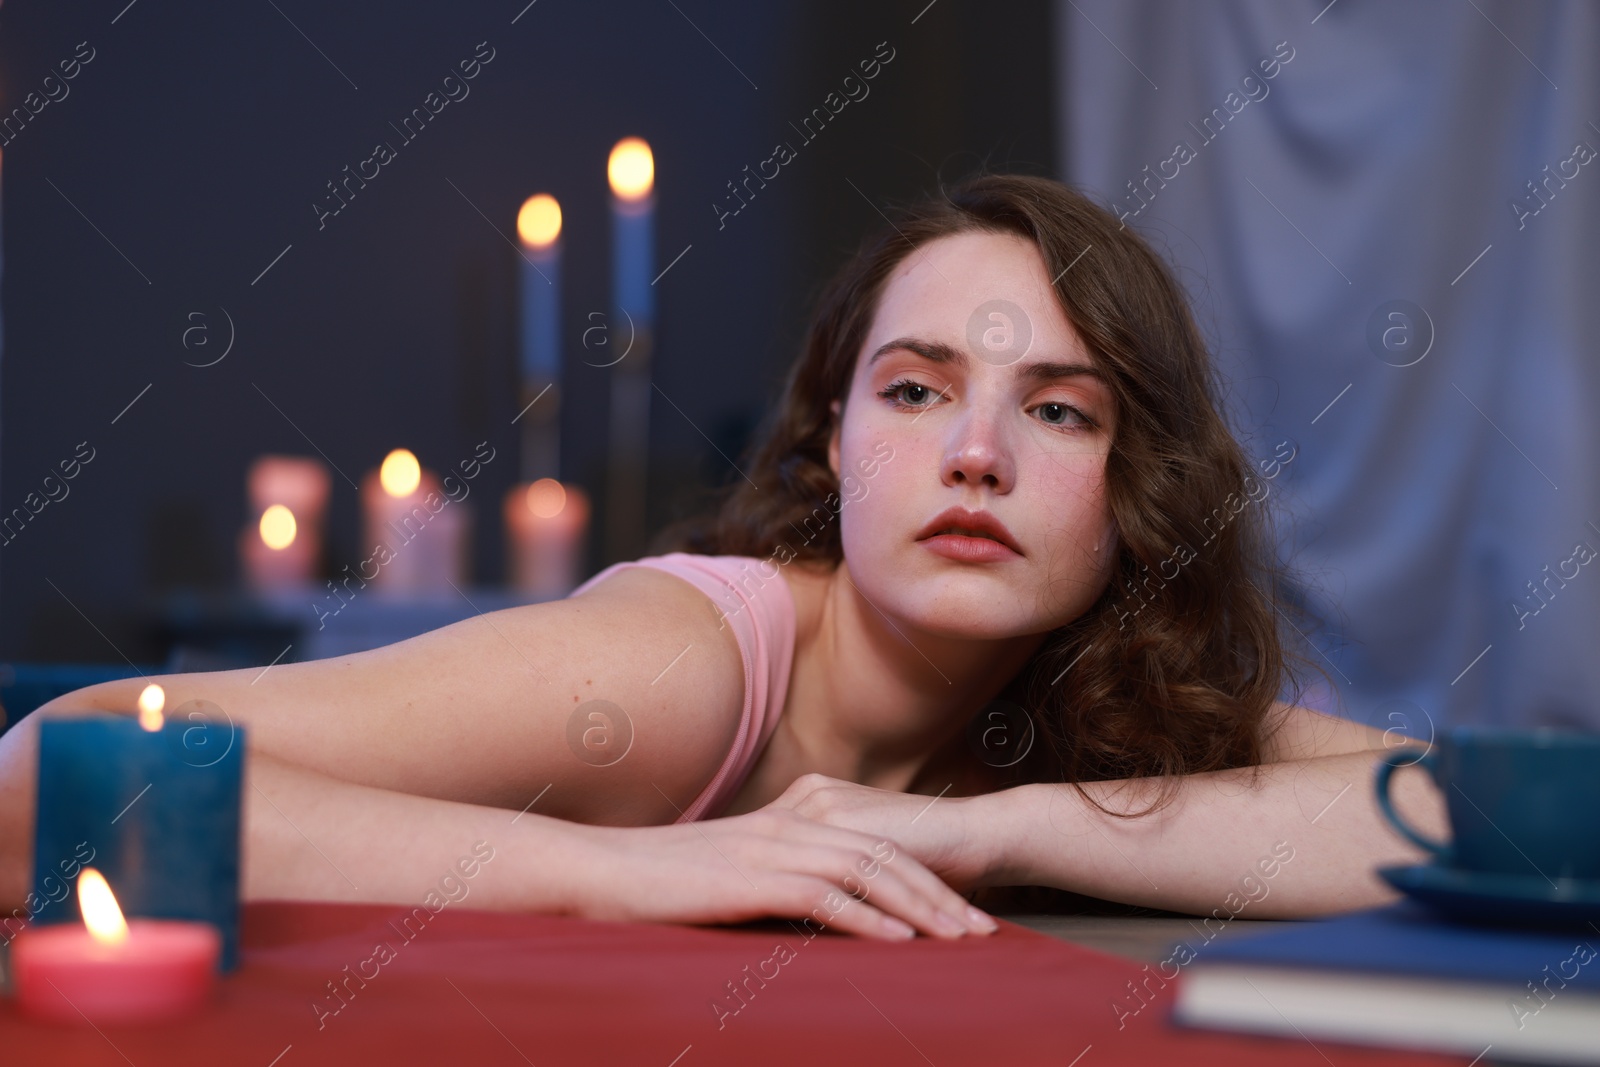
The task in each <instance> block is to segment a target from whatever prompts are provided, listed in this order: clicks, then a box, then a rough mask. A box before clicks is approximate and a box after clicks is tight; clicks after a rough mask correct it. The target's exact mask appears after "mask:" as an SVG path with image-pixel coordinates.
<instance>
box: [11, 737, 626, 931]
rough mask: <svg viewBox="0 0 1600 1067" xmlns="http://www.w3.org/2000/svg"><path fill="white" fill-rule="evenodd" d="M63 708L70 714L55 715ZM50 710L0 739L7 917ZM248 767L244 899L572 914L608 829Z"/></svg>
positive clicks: (15, 897)
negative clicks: (461, 901)
mask: <svg viewBox="0 0 1600 1067" xmlns="http://www.w3.org/2000/svg"><path fill="white" fill-rule="evenodd" d="M56 714H59V715H70V714H71V712H70V711H69V710H67V709H65V708H61V709H51V710H50V711H49V712H46V715H56ZM46 715H41V714H40V712H34V713H33V714H31V715H29V716H27V717H26V718H24V719H23V720H22V721H21V722H19V723H17V724H16V726H14V727H13V728H12V729H11V730H10V731H8V732H7V733H6V734H5V735H4V737H0V919H3V918H4V917H5V916H13V915H15V916H18V917H20V916H22V915H25V914H26V907H25V899H24V898H25V897H26V896H27V893H28V887H29V883H30V880H31V874H30V872H31V869H32V860H33V834H34V819H35V817H36V801H37V798H36V796H35V790H36V780H37V761H38V733H39V724H40V720H41V719H42V718H44V717H46ZM245 766H246V772H245V782H244V786H243V810H242V812H241V819H242V825H241V836H242V838H243V840H242V841H241V865H242V870H241V886H240V892H241V895H242V896H243V898H244V899H246V900H250V899H260V898H280V899H299V900H345V901H376V902H385V903H403V904H421V903H423V902H424V900H425V899H426V898H427V895H428V894H429V893H430V892H435V893H450V892H454V893H458V894H459V893H461V892H462V890H460V889H455V888H453V887H454V886H456V885H458V884H460V885H465V887H466V890H465V892H467V893H468V894H470V897H471V900H472V901H473V904H472V906H473V907H481V908H494V909H507V910H509V909H518V910H527V911H542V912H550V913H571V912H572V911H573V910H574V909H575V906H576V905H577V904H578V903H579V902H580V899H581V894H582V893H583V892H584V889H583V885H584V882H583V879H585V878H587V877H590V876H591V875H593V873H594V872H593V871H592V870H591V868H592V867H593V866H594V865H593V864H592V863H591V862H589V860H590V858H591V854H592V852H593V850H592V849H590V848H589V847H588V845H589V842H590V841H591V840H592V838H590V837H587V836H585V835H587V834H590V833H591V832H593V833H595V834H598V833H599V832H600V828H596V827H586V826H581V825H579V824H576V823H571V822H566V821H563V820H560V819H554V818H550V817H548V816H544V815H537V814H535V813H534V812H532V811H528V812H526V813H523V814H519V813H517V812H514V811H508V810H506V809H503V808H495V807H483V806H479V805H475V804H462V803H457V802H454V801H446V800H436V799H433V798H428V797H420V796H412V795H410V794H407V793H399V792H394V791H391V790H387V789H379V788H374V787H372V786H365V785H358V784H355V783H351V782H346V781H343V780H340V779H337V778H331V777H329V776H327V775H324V774H321V773H319V772H316V771H312V770H309V769H307V768H304V767H300V766H298V765H296V764H292V763H287V762H285V761H283V760H280V759H276V758H274V757H271V756H267V755H266V754H264V753H258V752H252V753H250V754H249V755H248V757H247V759H246V764H245ZM480 842H481V843H482V844H480ZM490 850H492V857H491V858H489V859H487V860H485V858H484V857H485V856H486V855H489V851H490ZM463 861H465V862H464V864H463ZM464 869H465V870H471V871H472V872H473V873H472V875H471V876H470V877H468V876H465V875H464V873H463V872H464ZM451 875H453V879H452V881H450V882H448V883H445V884H444V886H443V889H442V890H441V880H442V879H444V878H445V877H446V876H451Z"/></svg>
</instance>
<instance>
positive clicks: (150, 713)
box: [139, 682, 167, 733]
mask: <svg viewBox="0 0 1600 1067" xmlns="http://www.w3.org/2000/svg"><path fill="white" fill-rule="evenodd" d="M166 705H167V694H166V690H164V689H162V688H161V687H160V686H159V685H157V684H156V683H154V682H151V683H150V684H149V685H147V686H145V687H144V692H142V693H140V694H139V725H140V726H143V727H144V728H145V729H146V730H149V731H150V732H151V733H154V732H155V731H157V730H159V729H161V723H162V722H163V718H162V715H161V709H162V708H164V707H166Z"/></svg>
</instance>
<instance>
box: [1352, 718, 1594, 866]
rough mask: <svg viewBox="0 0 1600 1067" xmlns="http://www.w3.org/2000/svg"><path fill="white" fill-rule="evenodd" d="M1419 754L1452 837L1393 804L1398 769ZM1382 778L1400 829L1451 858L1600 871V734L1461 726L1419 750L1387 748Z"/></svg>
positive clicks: (1382, 798) (1451, 862) (1378, 785)
mask: <svg viewBox="0 0 1600 1067" xmlns="http://www.w3.org/2000/svg"><path fill="white" fill-rule="evenodd" d="M1413 763H1420V764H1421V766H1422V767H1423V768H1425V769H1426V770H1427V771H1428V773H1429V774H1430V775H1432V776H1433V781H1434V784H1435V785H1437V786H1438V787H1439V792H1440V793H1442V794H1443V795H1444V798H1445V804H1446V809H1447V810H1448V812H1449V815H1450V829H1451V834H1452V838H1453V839H1452V840H1451V841H1450V842H1449V843H1445V842H1442V841H1433V840H1429V839H1428V838H1426V837H1424V836H1422V835H1421V834H1419V833H1417V832H1416V831H1415V830H1413V829H1412V828H1411V827H1410V826H1407V825H1406V824H1405V822H1404V821H1402V820H1401V818H1400V816H1399V815H1397V814H1396V813H1395V810H1394V806H1393V805H1392V804H1391V803H1390V800H1389V780H1390V778H1391V777H1392V776H1393V774H1394V772H1395V769H1396V768H1397V767H1404V766H1408V765H1410V764H1413ZM1373 785H1374V788H1375V789H1376V790H1377V793H1378V805H1379V806H1380V807H1381V808H1382V809H1383V814H1384V815H1385V816H1386V817H1387V818H1388V820H1389V822H1390V823H1392V824H1393V825H1394V828H1395V829H1396V830H1398V831H1399V832H1400V834H1401V835H1402V836H1403V837H1405V838H1406V839H1407V840H1409V841H1411V842H1412V843H1414V844H1416V845H1418V846H1419V847H1421V848H1424V849H1427V850H1428V851H1429V852H1431V853H1433V855H1434V856H1435V857H1436V859H1437V860H1438V862H1439V863H1441V864H1443V865H1445V866H1449V867H1455V868H1457V869H1460V870H1467V871H1482V872H1486V873H1493V874H1514V875H1528V876H1532V877H1537V878H1544V879H1550V880H1554V879H1557V878H1591V879H1600V734H1590V733H1570V732H1560V731H1555V730H1542V729H1541V730H1512V729H1503V728H1494V727H1477V726H1458V727H1455V728H1453V729H1450V730H1445V731H1442V732H1441V733H1440V735H1439V737H1438V739H1437V741H1436V743H1435V744H1434V746H1433V748H1431V749H1429V750H1428V751H1427V753H1426V754H1425V755H1423V756H1421V757H1420V758H1419V757H1418V755H1417V750H1416V749H1395V750H1394V751H1391V752H1387V753H1385V754H1384V756H1383V758H1382V760H1381V762H1380V763H1379V764H1378V774H1377V779H1376V781H1375V782H1374V783H1373Z"/></svg>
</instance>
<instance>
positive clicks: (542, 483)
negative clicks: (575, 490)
mask: <svg viewBox="0 0 1600 1067" xmlns="http://www.w3.org/2000/svg"><path fill="white" fill-rule="evenodd" d="M527 501H528V510H529V511H531V512H533V513H534V514H535V515H537V516H539V517H540V518H541V519H549V518H554V517H555V516H557V515H559V514H561V512H562V509H564V508H565V507H566V506H567V490H566V487H565V486H563V485H562V484H561V483H560V482H558V481H556V480H555V479H554V478H540V479H539V480H538V481H536V482H534V483H533V484H532V485H530V486H528V493H527Z"/></svg>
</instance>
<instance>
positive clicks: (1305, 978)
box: [1174, 901, 1600, 1064]
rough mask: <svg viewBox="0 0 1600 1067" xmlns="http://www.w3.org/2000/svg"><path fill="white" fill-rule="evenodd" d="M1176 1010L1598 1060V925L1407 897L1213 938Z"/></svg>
mask: <svg viewBox="0 0 1600 1067" xmlns="http://www.w3.org/2000/svg"><path fill="white" fill-rule="evenodd" d="M1174 1019H1175V1021H1177V1022H1179V1023H1181V1024H1183V1025H1188V1026H1199V1027H1210V1028H1217V1029H1226V1030H1247V1031H1251V1032H1255V1033H1270V1034H1277V1035H1282V1036H1288V1037H1303V1038H1306V1039H1308V1040H1311V1041H1312V1042H1313V1043H1315V1041H1316V1040H1317V1039H1318V1038H1322V1039H1325V1040H1330V1041H1347V1042H1352V1043H1355V1044H1370V1045H1385V1046H1393V1047H1403V1048H1416V1049H1431V1050H1436V1051H1441V1052H1457V1053H1462V1054H1464V1055H1467V1056H1483V1055H1484V1054H1486V1053H1490V1059H1493V1060H1501V1059H1505V1058H1515V1059H1519V1060H1523V1061H1526V1062H1533V1063H1555V1064H1600V929H1596V928H1595V927H1593V926H1590V927H1588V928H1587V929H1585V928H1584V927H1578V928H1576V929H1574V930H1572V931H1570V932H1567V931H1561V930H1556V931H1548V930H1515V929H1506V928H1498V927H1481V926H1467V925H1461V924H1457V923H1451V922H1446V921H1444V920H1442V919H1439V918H1437V917H1435V916H1434V915H1433V914H1432V913H1431V912H1429V911H1428V910H1426V909H1425V908H1423V907H1421V906H1419V905H1417V904H1414V903H1412V902H1409V901H1407V902H1403V903H1400V904H1395V905H1391V906H1388V907H1384V908H1377V909H1374V910H1371V911H1361V912H1355V913H1352V914H1350V915H1344V916H1340V917H1337V918H1332V919H1325V920H1320V921H1317V922H1307V923H1296V924H1295V925H1293V926H1289V927H1286V928H1285V929H1283V930H1281V931H1275V932H1273V933H1269V934H1263V935H1260V936H1256V937H1250V938H1240V939H1238V940H1235V941H1231V942H1225V943H1221V944H1218V945H1216V946H1215V947H1212V948H1208V949H1207V950H1206V951H1205V952H1204V953H1203V954H1202V955H1201V956H1200V957H1199V958H1198V959H1196V960H1195V961H1194V962H1193V963H1192V964H1191V965H1190V966H1189V967H1187V968H1185V974H1184V978H1183V980H1182V982H1180V984H1179V989H1178V997H1177V1002H1176V1005H1175V1008H1174ZM1490 1050H1492V1053H1491V1051H1490Z"/></svg>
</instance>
